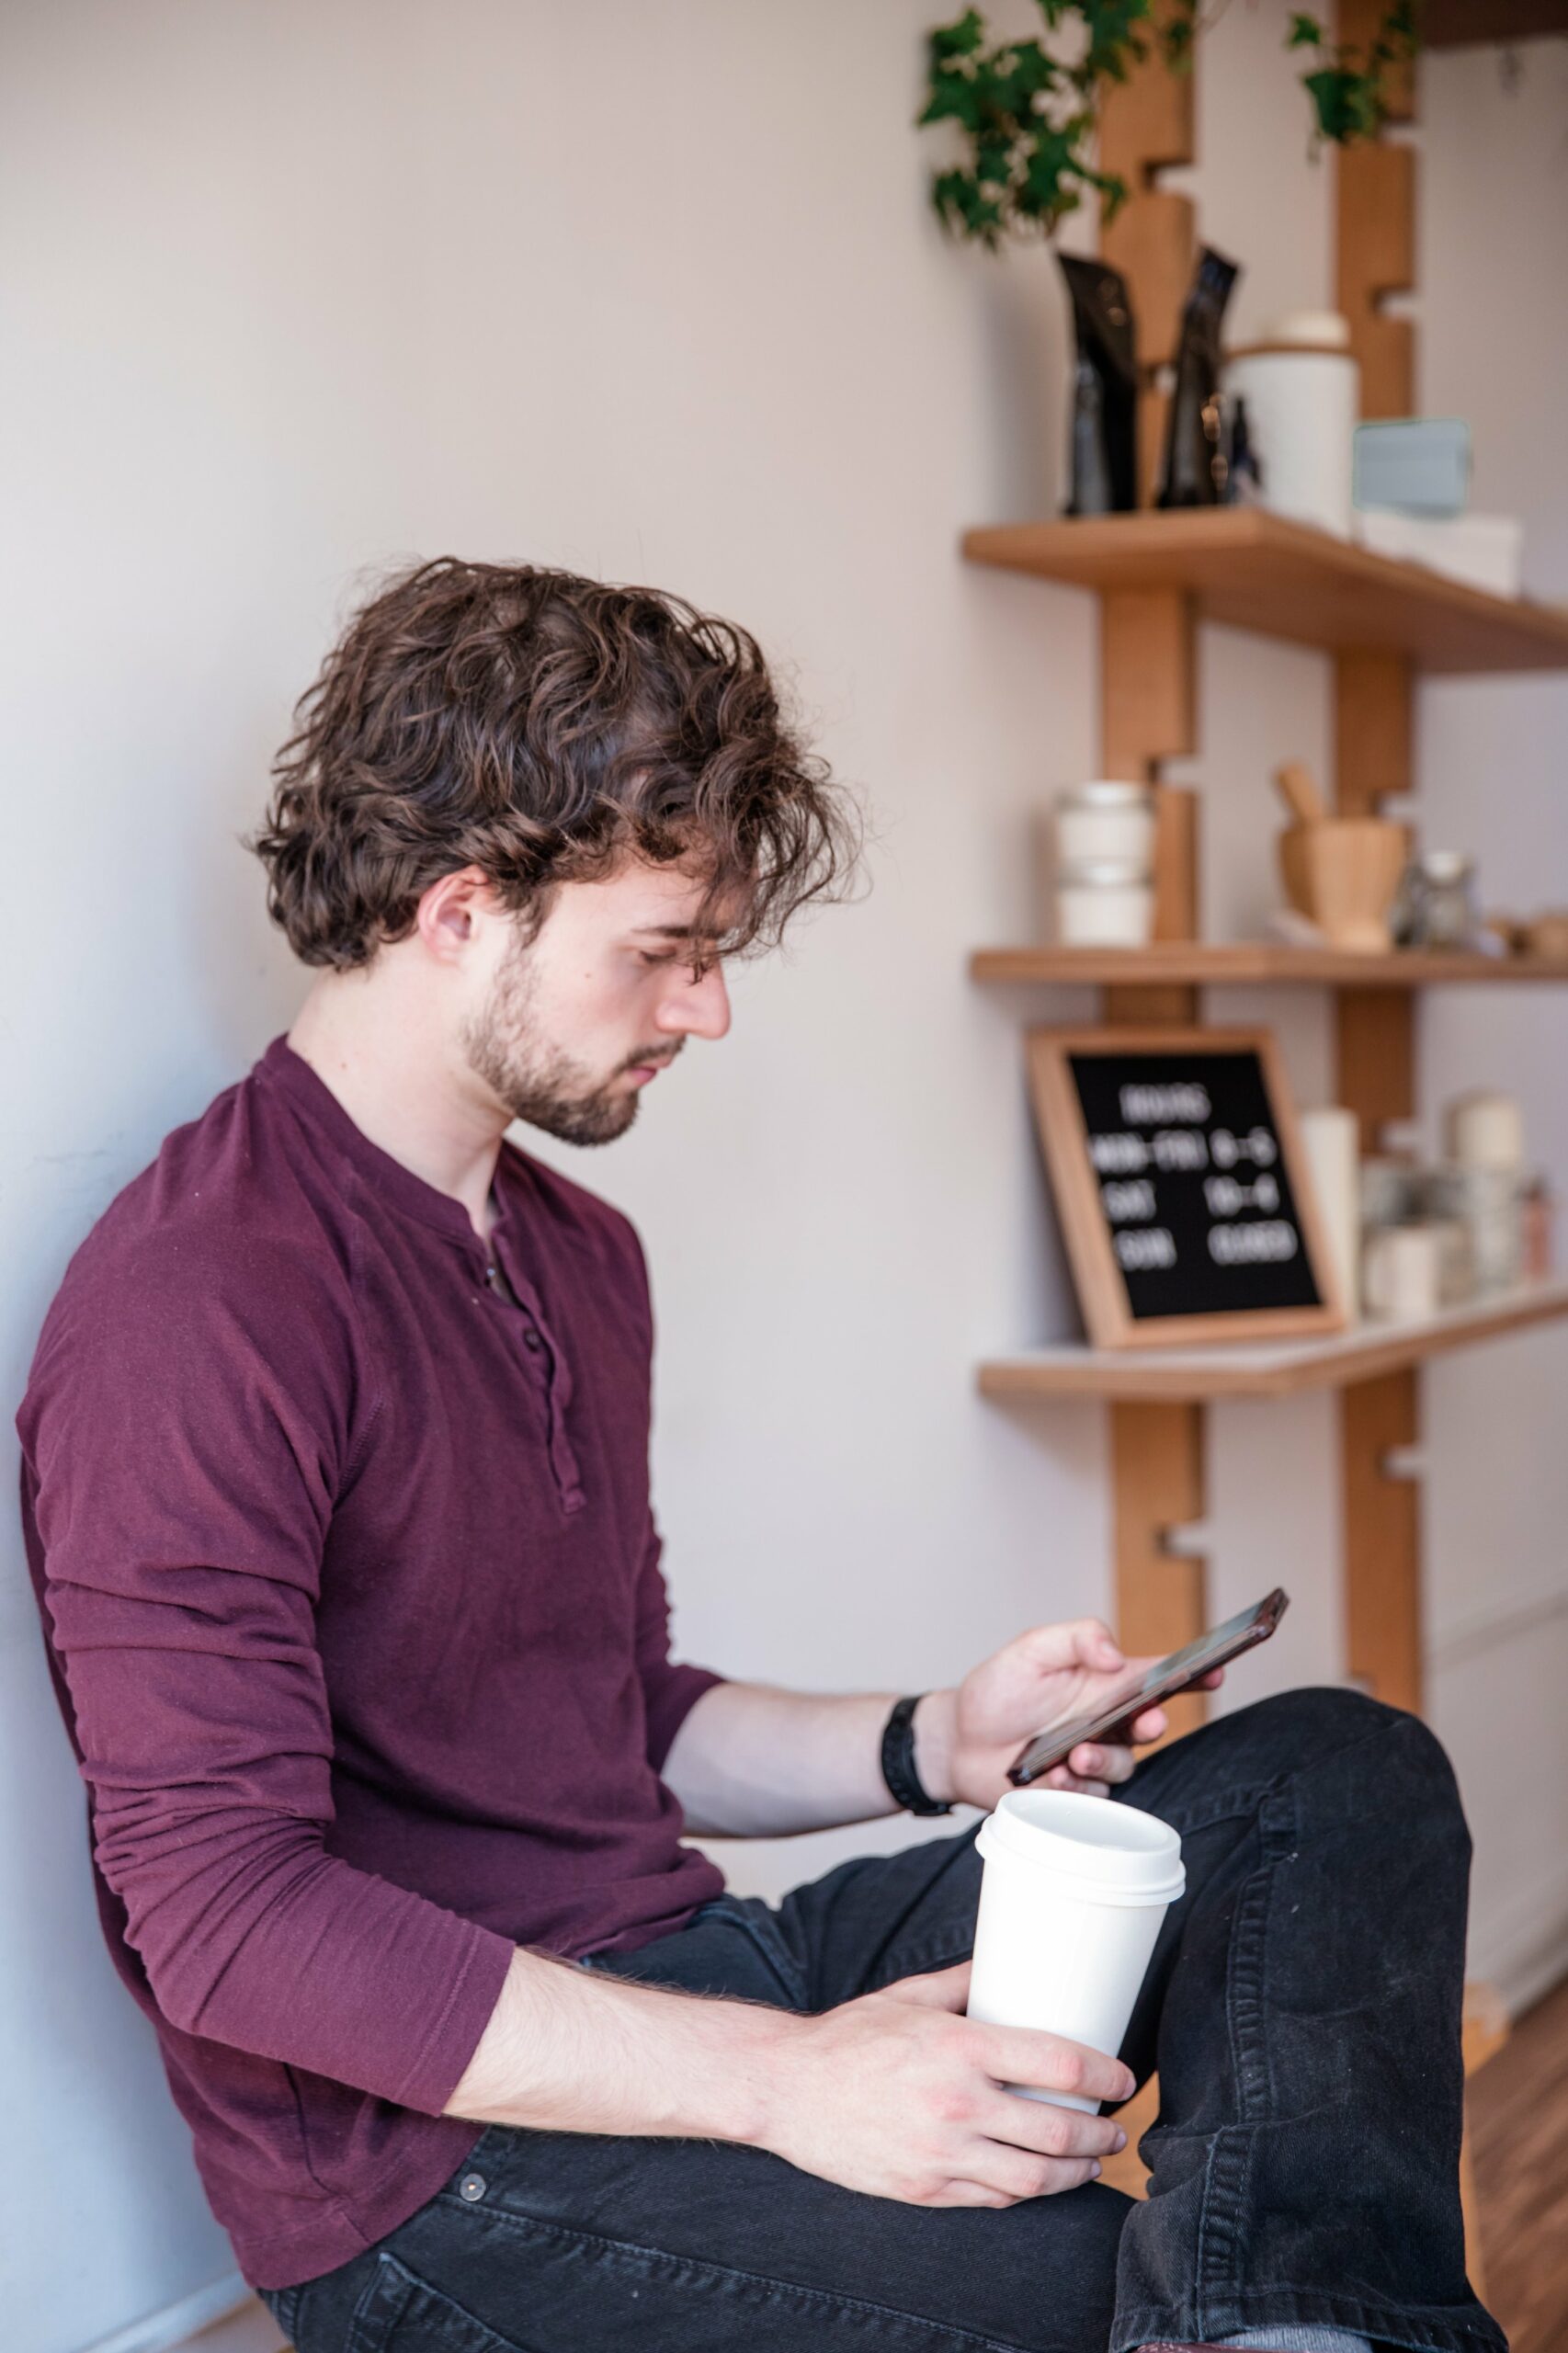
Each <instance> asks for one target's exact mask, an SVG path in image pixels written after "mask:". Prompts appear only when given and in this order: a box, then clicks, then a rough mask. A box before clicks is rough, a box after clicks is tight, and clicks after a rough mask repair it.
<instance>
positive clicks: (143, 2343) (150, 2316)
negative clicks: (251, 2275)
mask: <svg viewBox="0 0 1568 2353" xmlns="http://www.w3.org/2000/svg"><path fill="white" fill-rule="evenodd" d="M250 2293H251V2291H250V2290H249V2288H248V2287H247V2286H246V2285H245V2282H244V2280H243V2279H241V2277H240V2275H239V2273H238V2272H237V2271H231V2272H228V2273H226V2274H225V2276H224V2277H223V2278H222V2279H214V2280H212V2281H211V2282H210V2285H209V2286H207V2287H205V2288H198V2289H197V2290H195V2292H194V2293H193V2294H191V2295H188V2296H182V2297H181V2298H180V2300H179V2302H177V2303H175V2304H165V2306H164V2308H163V2310H162V2311H161V2312H155V2313H147V2315H146V2317H145V2318H144V2319H142V2320H135V2321H132V2322H131V2325H130V2327H129V2328H117V2329H116V2331H115V2333H114V2335H113V2336H100V2337H99V2338H98V2340H97V2344H96V2345H89V2346H85V2347H83V2353H177V2348H178V2347H181V2346H184V2345H186V2344H188V2342H189V2340H190V2339H191V2338H192V2337H193V2336H199V2335H200V2333H201V2331H202V2330H203V2329H204V2328H210V2327H211V2325H212V2324H213V2322H214V2321H219V2320H222V2319H223V2318H224V2317H225V2316H226V2315H227V2314H228V2313H232V2312H237V2311H238V2310H239V2307H240V2306H241V2305H242V2304H244V2303H247V2302H249V2300H250Z"/></svg>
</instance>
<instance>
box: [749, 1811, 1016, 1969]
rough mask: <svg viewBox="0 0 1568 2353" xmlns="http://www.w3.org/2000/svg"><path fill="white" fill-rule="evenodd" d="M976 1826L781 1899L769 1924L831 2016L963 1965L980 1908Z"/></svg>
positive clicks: (847, 1869)
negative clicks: (905, 1981)
mask: <svg viewBox="0 0 1568 2353" xmlns="http://www.w3.org/2000/svg"><path fill="white" fill-rule="evenodd" d="M978 1828H979V1824H978V1823H975V1824H971V1827H970V1828H969V1829H968V1830H965V1831H961V1832H960V1833H959V1835H958V1836H956V1837H942V1838H927V1839H923V1840H920V1841H918V1842H917V1843H916V1844H915V1845H914V1846H910V1847H902V1848H901V1849H900V1850H899V1852H898V1853H896V1854H892V1855H865V1856H861V1857H858V1859H856V1860H854V1861H852V1862H847V1863H841V1864H840V1865H839V1866H838V1868H837V1869H836V1870H832V1871H829V1872H828V1873H827V1875H826V1876H825V1878H823V1879H819V1880H812V1881H808V1882H807V1884H806V1885H804V1886H802V1887H797V1888H794V1889H792V1890H791V1891H790V1893H789V1894H788V1895H786V1896H785V1897H784V1899H783V1901H782V1902H781V1903H780V1904H779V1905H778V1910H777V1913H776V1915H775V1917H776V1920H777V1924H778V1935H779V1936H780V1938H782V1940H783V1942H784V1943H785V1945H786V1946H787V1947H788V1948H789V1949H790V1952H791V1954H792V1955H793V1956H794V1958H795V1961H796V1962H797V1965H798V1968H799V1970H800V1972H801V1982H802V1983H803V1984H804V1986H805V1989H806V1999H805V2001H804V2003H803V2004H802V2005H801V2006H802V2007H804V2008H806V2009H810V2010H825V2009H832V2008H834V2007H835V2006H837V2004H838V2003H840V2002H851V2001H854V2000H855V1999H856V1998H857V1997H858V1995H861V1994H871V1993H875V1992H877V1991H878V1990H879V1988H881V1986H883V1985H888V1984H892V1982H893V1980H894V1979H895V1978H899V1977H911V1976H914V1975H915V1974H916V1973H918V1972H923V1971H926V1970H931V1969H947V1968H949V1967H950V1966H951V1965H952V1963H953V1962H954V1961H967V1960H968V1959H969V1956H970V1954H971V1951H972V1950H973V1949H974V1923H975V1915H976V1913H977V1912H978V1909H979V1905H980V1874H981V1860H980V1857H979V1856H978V1855H977V1854H976V1852H975V1847H974V1836H975V1831H976V1830H977V1829H978Z"/></svg>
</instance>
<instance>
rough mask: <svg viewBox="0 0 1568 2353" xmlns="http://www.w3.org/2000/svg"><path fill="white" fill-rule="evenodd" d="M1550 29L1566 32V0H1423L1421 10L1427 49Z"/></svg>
mask: <svg viewBox="0 0 1568 2353" xmlns="http://www.w3.org/2000/svg"><path fill="white" fill-rule="evenodd" d="M1549 33H1568V0H1426V6H1425V7H1424V8H1423V10H1422V12H1421V41H1422V46H1423V47H1424V48H1426V49H1474V48H1478V47H1480V46H1481V45H1482V43H1483V42H1484V43H1485V44H1487V45H1488V46H1489V47H1495V46H1496V45H1497V44H1498V43H1500V42H1505V41H1516V40H1541V39H1543V38H1544V37H1545V36H1546V35H1547V34H1549Z"/></svg>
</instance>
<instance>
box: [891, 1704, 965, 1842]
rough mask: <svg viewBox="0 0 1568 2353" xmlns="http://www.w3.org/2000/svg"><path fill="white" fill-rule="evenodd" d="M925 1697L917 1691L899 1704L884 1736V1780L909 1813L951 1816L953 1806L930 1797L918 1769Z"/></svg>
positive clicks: (894, 1709) (896, 1799)
mask: <svg viewBox="0 0 1568 2353" xmlns="http://www.w3.org/2000/svg"><path fill="white" fill-rule="evenodd" d="M925 1697H926V1694H925V1693H924V1691H916V1692H915V1694H914V1696H913V1697H912V1698H910V1699H900V1700H898V1701H897V1702H896V1703H895V1705H894V1707H893V1711H892V1715H891V1716H890V1717H889V1718H888V1721H887V1727H886V1729H885V1731H884V1732H883V1733H882V1779H883V1780H884V1781H885V1782H886V1783H887V1785H888V1788H889V1789H890V1790H892V1795H893V1799H894V1801H895V1802H896V1803H897V1804H899V1805H901V1806H902V1807H903V1810H904V1812H905V1813H951V1812H952V1810H953V1809H952V1807H951V1806H950V1805H938V1804H937V1801H936V1799H935V1798H934V1797H931V1796H929V1795H928V1794H927V1792H926V1789H925V1787H924V1786H923V1784H922V1782H921V1779H920V1776H919V1774H918V1773H917V1772H916V1771H915V1709H916V1708H917V1707H918V1706H919V1705H920V1702H921V1700H922V1699H924V1698H925Z"/></svg>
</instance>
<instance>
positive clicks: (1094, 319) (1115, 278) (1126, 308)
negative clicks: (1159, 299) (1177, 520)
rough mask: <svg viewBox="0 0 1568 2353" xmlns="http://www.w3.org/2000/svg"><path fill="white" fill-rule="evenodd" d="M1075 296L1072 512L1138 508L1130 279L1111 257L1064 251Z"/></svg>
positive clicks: (1064, 266)
mask: <svg viewBox="0 0 1568 2353" xmlns="http://www.w3.org/2000/svg"><path fill="white" fill-rule="evenodd" d="M1056 258H1057V261H1058V263H1059V264H1060V265H1061V269H1062V277H1063V278H1065V279H1066V281H1067V291H1068V293H1069V294H1070V295H1071V296H1072V299H1073V328H1074V335H1075V336H1076V339H1077V357H1076V359H1075V361H1074V370H1073V433H1072V443H1071V453H1072V482H1071V485H1070V488H1069V491H1068V496H1067V506H1066V512H1067V513H1068V514H1069V515H1130V514H1131V512H1132V510H1133V508H1134V507H1135V506H1137V504H1138V361H1137V355H1136V351H1135V348H1134V335H1133V324H1132V303H1131V298H1130V296H1129V294H1128V291H1127V281H1126V279H1125V278H1123V277H1122V276H1121V274H1120V272H1119V271H1118V270H1114V269H1111V268H1109V267H1108V266H1107V265H1106V263H1104V262H1103V261H1085V260H1084V259H1083V258H1081V257H1080V256H1078V255H1076V254H1058V255H1057V256H1056Z"/></svg>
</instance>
